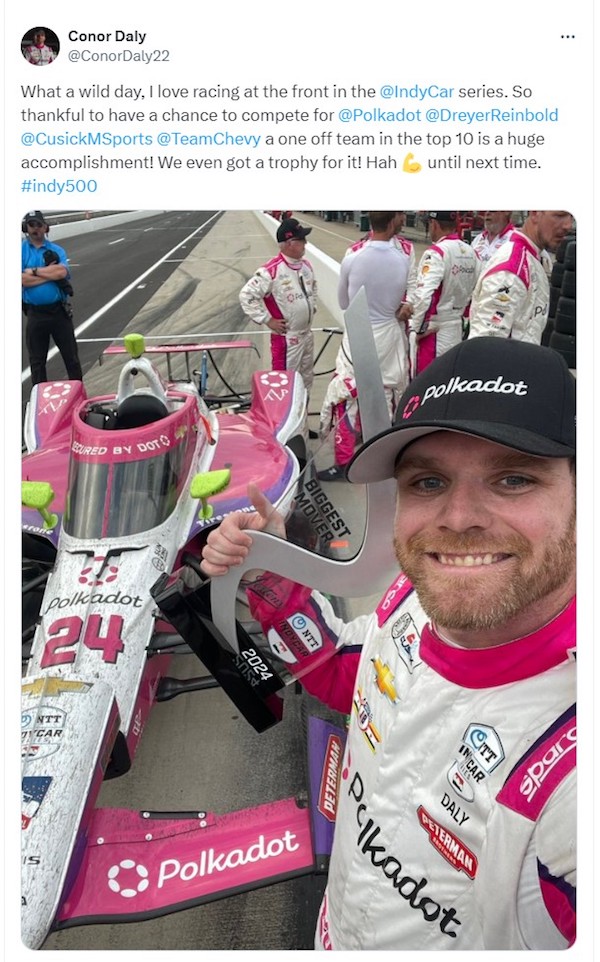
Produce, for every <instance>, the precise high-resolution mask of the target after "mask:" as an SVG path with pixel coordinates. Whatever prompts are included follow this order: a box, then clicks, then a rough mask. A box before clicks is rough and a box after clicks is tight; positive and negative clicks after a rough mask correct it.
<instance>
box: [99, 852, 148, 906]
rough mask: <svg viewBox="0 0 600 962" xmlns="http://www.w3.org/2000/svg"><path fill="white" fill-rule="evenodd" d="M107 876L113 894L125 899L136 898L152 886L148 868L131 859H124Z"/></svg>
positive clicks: (112, 867)
mask: <svg viewBox="0 0 600 962" xmlns="http://www.w3.org/2000/svg"><path fill="white" fill-rule="evenodd" d="M107 875H108V887H109V889H110V890H111V892H114V893H115V894H116V895H122V896H123V898H124V899H133V898H135V896H136V895H140V894H141V893H142V892H145V891H146V889H147V888H148V886H149V885H150V881H149V879H148V869H147V868H146V866H145V865H138V864H137V863H136V862H134V861H133V859H131V858H124V859H123V860H122V861H121V862H119V864H118V865H112V866H111V867H110V868H109V870H108V873H107Z"/></svg>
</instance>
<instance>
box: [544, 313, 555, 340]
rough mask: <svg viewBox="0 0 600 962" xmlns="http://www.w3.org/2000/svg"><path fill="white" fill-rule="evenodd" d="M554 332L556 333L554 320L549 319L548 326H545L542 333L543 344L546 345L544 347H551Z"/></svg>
mask: <svg viewBox="0 0 600 962" xmlns="http://www.w3.org/2000/svg"><path fill="white" fill-rule="evenodd" d="M553 331H554V323H553V321H552V318H551V317H549V318H548V322H547V324H546V326H545V328H544V330H543V332H542V341H541V343H542V344H543V345H544V347H548V346H549V344H550V335H551V334H552V333H553Z"/></svg>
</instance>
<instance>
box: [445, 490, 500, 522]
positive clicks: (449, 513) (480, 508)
mask: <svg viewBox="0 0 600 962" xmlns="http://www.w3.org/2000/svg"><path fill="white" fill-rule="evenodd" d="M491 518H492V515H491V511H490V506H489V495H488V496H486V493H485V492H484V491H483V490H481V488H480V487H479V486H478V485H477V484H470V483H468V482H455V483H454V484H452V485H451V486H450V488H449V489H448V491H447V492H446V494H445V496H444V498H443V500H442V502H441V503H440V510H439V515H438V524H439V526H440V527H441V528H447V529H449V530H450V531H467V530H468V529H469V528H487V527H489V525H490V523H491Z"/></svg>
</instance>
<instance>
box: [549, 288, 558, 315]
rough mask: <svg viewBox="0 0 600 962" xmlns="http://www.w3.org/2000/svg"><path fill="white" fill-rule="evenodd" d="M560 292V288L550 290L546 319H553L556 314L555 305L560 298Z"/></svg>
mask: <svg viewBox="0 0 600 962" xmlns="http://www.w3.org/2000/svg"><path fill="white" fill-rule="evenodd" d="M560 294H561V291H560V287H551V288H550V302H549V306H548V317H554V315H555V314H556V305H557V304H558V299H559V297H560Z"/></svg>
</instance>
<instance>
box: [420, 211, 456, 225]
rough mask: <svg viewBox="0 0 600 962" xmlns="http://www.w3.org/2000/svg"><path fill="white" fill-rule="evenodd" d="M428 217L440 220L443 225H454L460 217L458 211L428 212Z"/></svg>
mask: <svg viewBox="0 0 600 962" xmlns="http://www.w3.org/2000/svg"><path fill="white" fill-rule="evenodd" d="M427 216H428V217H430V218H431V220H440V221H441V222H442V224H453V223H454V221H455V220H456V218H457V217H458V211H457V210H428V211H427Z"/></svg>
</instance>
